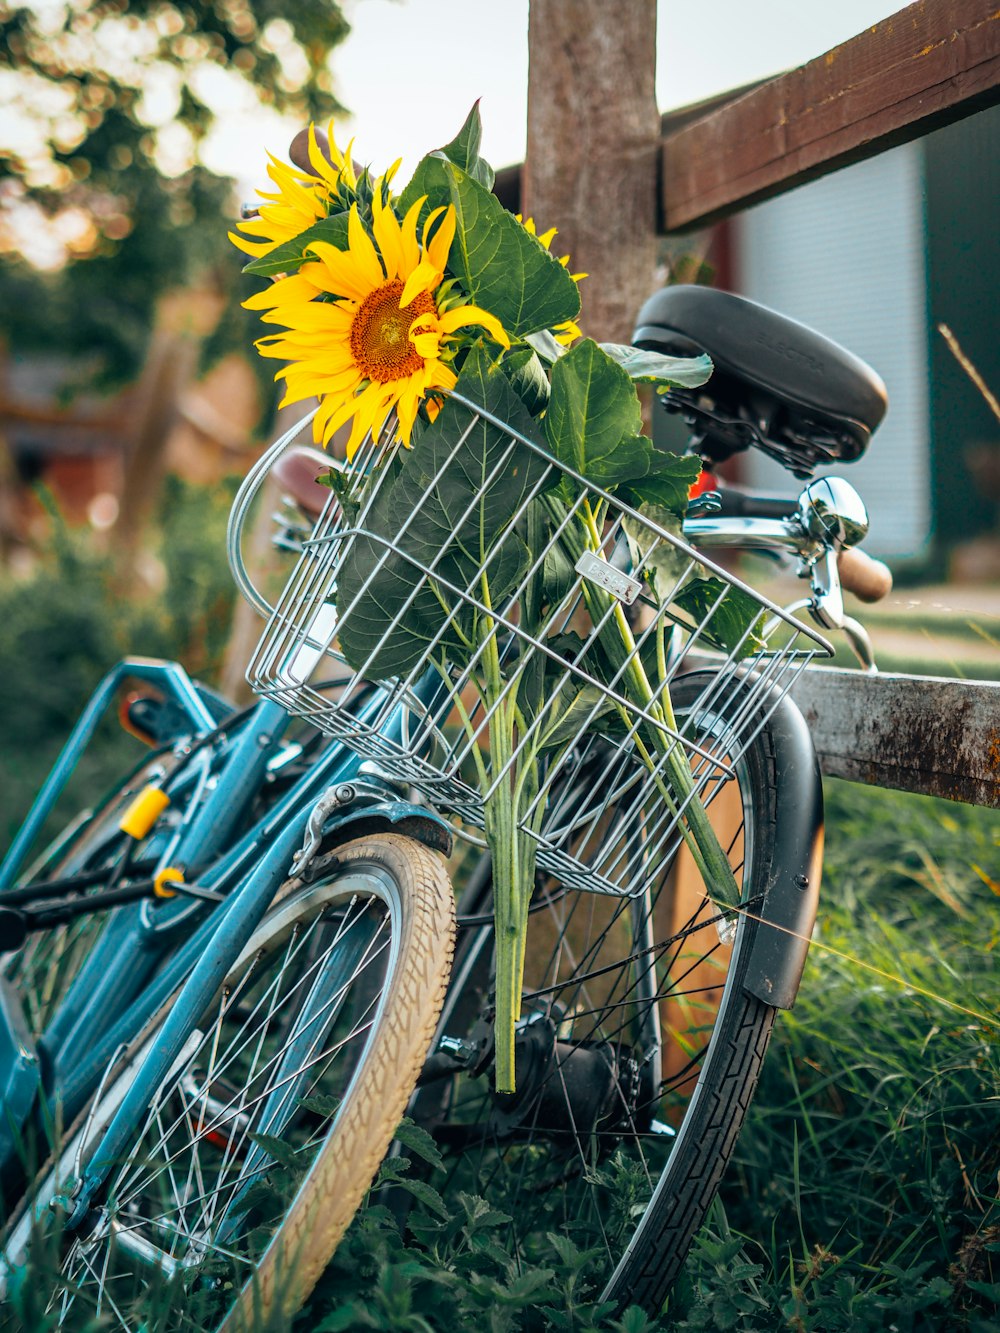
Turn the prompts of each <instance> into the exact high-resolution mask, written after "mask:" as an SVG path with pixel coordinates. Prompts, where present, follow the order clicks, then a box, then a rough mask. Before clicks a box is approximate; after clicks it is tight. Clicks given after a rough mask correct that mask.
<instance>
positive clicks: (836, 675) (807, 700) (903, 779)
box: [792, 667, 1000, 807]
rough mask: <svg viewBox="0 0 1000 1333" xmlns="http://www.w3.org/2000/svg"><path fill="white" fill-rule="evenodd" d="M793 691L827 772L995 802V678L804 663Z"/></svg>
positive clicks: (998, 797) (998, 796)
mask: <svg viewBox="0 0 1000 1333" xmlns="http://www.w3.org/2000/svg"><path fill="white" fill-rule="evenodd" d="M792 697H793V698H794V700H795V702H796V703H797V704H798V705H799V707H800V708H801V709H802V712H803V714H804V715H805V719H806V721H807V722H808V723H809V729H810V731H811V732H812V737H813V742H814V743H815V746H816V751H817V753H818V755H819V760H820V767H821V768H822V770H823V772H824V773H826V774H829V775H830V776H831V777H836V778H848V779H849V780H850V781H852V782H867V783H870V784H872V785H873V786H876V787H892V788H894V789H896V790H897V791H911V792H919V793H921V794H923V795H926V796H945V797H947V798H948V799H949V800H952V801H965V802H966V803H968V804H969V805H984V806H993V807H1000V682H998V681H985V680H946V679H943V678H940V677H937V676H907V675H896V674H888V673H886V674H881V673H879V674H878V675H868V674H867V673H865V672H862V671H845V670H843V669H841V668H837V667H810V668H809V669H808V670H806V671H804V672H803V673H802V675H801V676H799V678H798V680H797V681H796V683H795V686H794V688H793V690H792Z"/></svg>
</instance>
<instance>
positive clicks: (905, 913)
mask: <svg viewBox="0 0 1000 1333" xmlns="http://www.w3.org/2000/svg"><path fill="white" fill-rule="evenodd" d="M828 815H829V820H828V838H827V861H826V869H825V883H824V890H823V894H822V896H821V915H820V920H819V923H818V925H817V930H816V934H815V940H814V947H813V948H812V950H811V952H810V958H809V962H808V965H807V970H806V975H805V978H804V980H803V985H802V990H801V992H800V996H799V1000H798V1003H797V1004H796V1007H795V1009H794V1010H793V1011H792V1012H791V1013H790V1014H786V1015H783V1016H782V1017H781V1018H780V1020H779V1023H778V1026H777V1028H776V1030H775V1035H774V1039H773V1042H772V1047H771V1051H770V1055H769V1058H768V1061H767V1063H766V1064H765V1069H764V1074H763V1079H762V1083H761V1087H760V1091H759V1094H758V1096H757V1098H756V1100H755V1102H754V1105H753V1107H752V1109H751V1113H750V1117H749V1119H748V1122H747V1124H746V1127H745V1129H744V1131H743V1135H742V1138H741V1140H740V1143H739V1146H738V1148H737V1153H736V1157H735V1159H734V1162H733V1164H732V1167H731V1169H730V1172H729V1174H728V1176H727V1179H726V1181H725V1184H724V1186H723V1190H722V1193H721V1196H720V1199H719V1200H718V1202H717V1204H716V1205H715V1207H714V1209H713V1212H712V1215H711V1218H710V1221H709V1224H708V1225H707V1226H706V1228H705V1229H704V1230H703V1232H702V1235H701V1237H700V1239H699V1241H698V1243H697V1245H696V1248H695V1251H694V1253H693V1255H692V1257H691V1260H690V1261H689V1264H688V1267H687V1271H686V1274H685V1277H684V1279H683V1281H682V1283H681V1284H680V1287H679V1289H677V1290H675V1293H674V1294H673V1296H672V1298H671V1301H670V1303H669V1306H668V1308H667V1310H666V1311H664V1312H662V1313H661V1316H660V1317H659V1318H657V1319H650V1318H648V1317H647V1316H645V1315H643V1314H642V1313H641V1312H639V1311H638V1310H631V1311H627V1312H626V1313H625V1315H623V1316H622V1317H621V1318H620V1319H614V1318H612V1317H611V1315H610V1313H609V1312H608V1311H607V1310H604V1309H602V1308H600V1307H599V1306H597V1305H596V1304H595V1293H594V1291H593V1289H592V1287H591V1286H590V1285H589V1284H588V1281H587V1276H586V1273H587V1258H588V1256H587V1251H586V1242H585V1241H583V1240H581V1239H580V1238H578V1241H579V1243H578V1244H575V1243H573V1242H571V1241H569V1240H568V1239H566V1238H565V1237H561V1236H554V1237H553V1238H552V1245H551V1251H550V1253H548V1254H546V1255H544V1256H542V1257H541V1258H540V1259H539V1260H538V1261H537V1262H535V1263H534V1264H533V1266H531V1267H527V1268H525V1267H523V1266H519V1265H518V1264H517V1263H516V1262H515V1261H514V1260H513V1259H512V1257H511V1256H510V1255H509V1254H508V1253H507V1252H506V1251H505V1249H504V1248H503V1245H502V1239H503V1232H504V1219H503V1216H502V1214H499V1213H497V1212H495V1211H492V1210H490V1209H489V1208H488V1207H487V1206H486V1205H485V1204H484V1203H483V1202H482V1201H481V1200H477V1199H476V1198H475V1197H473V1196H471V1195H466V1196H464V1197H462V1198H460V1199H459V1201H458V1206H457V1208H455V1207H453V1208H452V1209H451V1210H449V1209H447V1208H446V1209H444V1210H443V1211H442V1209H441V1207H440V1206H439V1205H438V1203H437V1201H436V1199H435V1197H434V1196H433V1191H430V1190H429V1187H428V1186H426V1184H425V1183H424V1182H423V1180H422V1179H415V1181H414V1183H413V1185H412V1189H413V1191H414V1192H415V1193H417V1194H418V1196H419V1197H420V1198H421V1200H422V1205H421V1207H420V1208H419V1209H418V1210H417V1213H416V1214H411V1220H410V1226H409V1228H408V1229H407V1231H406V1233H405V1234H400V1231H399V1229H398V1227H397V1225H396V1223H395V1221H394V1220H393V1217H392V1215H391V1214H390V1213H389V1211H388V1209H387V1208H386V1207H384V1206H383V1204H382V1203H381V1202H380V1201H379V1200H378V1198H377V1196H373V1202H372V1206H371V1207H370V1208H369V1209H368V1211H367V1212H366V1213H365V1214H364V1215H363V1216H362V1217H360V1218H359V1219H358V1220H357V1221H356V1222H355V1225H354V1226H353V1228H352V1230H351V1232H350V1233H349V1235H348V1237H347V1239H346V1240H345V1242H344V1244H343V1245H342V1247H341V1249H340V1251H339V1252H338V1255H337V1257H336V1259H335V1260H334V1263H333V1265H332V1266H331V1268H330V1270H329V1271H328V1273H327V1274H326V1276H325V1277H324V1279H323V1280H322V1282H321V1284H320V1287H319V1288H318V1290H317V1292H316V1294H315V1296H314V1298H313V1300H312V1301H311V1302H310V1305H309V1307H308V1308H307V1310H306V1311H304V1312H303V1314H302V1315H301V1316H300V1317H299V1319H298V1320H297V1321H296V1324H295V1333H336V1330H343V1329H362V1328H373V1329H383V1330H400V1331H407V1333H434V1331H435V1330H447V1331H448V1333H460V1331H464V1330H469V1331H470V1333H471V1331H474V1333H506V1331H508V1330H510V1333H514V1331H515V1330H525V1331H527V1330H534V1329H570V1330H577V1331H578V1333H587V1331H588V1330H608V1331H609V1333H610V1331H614V1333H654V1331H658V1333H668V1331H669V1333H682V1331H685V1330H729V1329H732V1330H740V1331H741V1333H751V1330H761V1331H763V1330H772V1329H773V1330H778V1329H788V1330H793V1331H794V1333H833V1331H836V1330H851V1331H852V1333H853V1331H854V1330H858V1331H859V1333H868V1331H869V1330H870V1333H876V1330H878V1333H881V1331H882V1330H887V1329H896V1330H899V1331H900V1333H925V1331H926V1333H937V1331H938V1330H944V1331H946V1333H951V1330H955V1331H956V1333H959V1331H962V1333H987V1330H989V1331H990V1333H995V1331H996V1329H997V1327H998V1323H997V1317H996V1310H997V1307H998V1303H1000V1205H998V1198H997V1193H998V1172H1000V1134H998V1128H1000V1114H998V1112H1000V1041H998V1038H1000V1031H998V1025H997V1020H996V1011H997V999H998V983H997V975H998V971H997V955H998V952H1000V883H998V882H997V881H998V880H1000V813H998V812H992V811H985V810H975V809H971V808H969V807H964V806H958V805H953V804H950V803H947V802H941V801H931V800H928V799H925V798H919V797H911V796H905V795H900V794H895V793H886V792H879V791H874V790H872V789H868V788H862V787H858V786H854V785H851V784H846V783H836V782H831V783H829V784H828ZM403 1151H404V1155H405V1156H408V1157H411V1158H412V1157H414V1156H416V1157H421V1156H425V1155H427V1154H432V1153H433V1151H434V1148H433V1144H432V1143H430V1142H429V1141H425V1140H422V1139H421V1136H420V1132H419V1131H416V1132H413V1131H411V1132H409V1133H408V1134H407V1136H406V1139H405V1144H404V1150H403ZM387 1170H388V1172H389V1174H390V1175H391V1177H392V1178H393V1179H396V1178H397V1177H398V1176H399V1175H400V1173H402V1177H403V1180H404V1181H405V1180H406V1178H407V1172H406V1168H405V1165H403V1164H402V1163H401V1162H400V1161H399V1160H398V1159H397V1160H396V1161H394V1162H392V1163H391V1164H390V1165H389V1167H388V1168H387ZM50 1264H51V1255H50V1256H46V1255H45V1253H44V1252H40V1253H39V1255H38V1256H37V1270H36V1272H35V1273H34V1274H33V1275H32V1281H31V1282H30V1283H28V1284H26V1286H25V1295H24V1297H23V1300H24V1301H25V1302H26V1304H22V1305H21V1307H20V1310H18V1309H15V1308H12V1307H10V1306H8V1309H7V1310H6V1312H4V1315H0V1327H3V1328H5V1329H7V1328H9V1329H12V1330H13V1329H18V1330H27V1329H30V1330H31V1331H32V1333H35V1330H36V1329H37V1330H44V1329H46V1328H47V1327H48V1326H49V1325H48V1324H47V1323H46V1321H45V1317H44V1316H43V1315H42V1314H41V1313H40V1312H39V1307H38V1306H37V1304H35V1303H34V1302H35V1294H36V1293H37V1292H39V1291H41V1290H43V1289H44V1283H45V1277H46V1268H47V1266H49V1265H50ZM172 1323H173V1324H174V1326H177V1325H176V1323H175V1322H174V1321H173V1319H172V1317H171V1316H169V1315H168V1313H167V1310H166V1308H164V1309H162V1310H154V1309H151V1310H150V1312H149V1319H148V1321H147V1322H146V1324H145V1326H144V1327H145V1329H146V1330H148V1333H153V1330H154V1329H160V1328H165V1327H167V1326H170V1324H172ZM180 1326H186V1327H187V1328H189V1329H190V1328H191V1327H192V1325H191V1324H190V1323H189V1322H187V1323H185V1321H184V1320H183V1319H182V1320H181V1324H180ZM89 1327H90V1328H93V1329H95V1330H96V1328H97V1327H99V1325H94V1324H91V1325H90V1326H89ZM257 1333H263V1330H257Z"/></svg>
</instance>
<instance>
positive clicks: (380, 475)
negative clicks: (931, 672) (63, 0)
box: [233, 108, 760, 1091]
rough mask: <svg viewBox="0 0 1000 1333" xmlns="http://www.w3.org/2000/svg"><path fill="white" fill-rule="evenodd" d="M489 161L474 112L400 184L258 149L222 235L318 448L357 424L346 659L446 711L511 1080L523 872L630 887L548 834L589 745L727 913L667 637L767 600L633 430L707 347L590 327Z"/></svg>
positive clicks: (352, 446)
mask: <svg viewBox="0 0 1000 1333" xmlns="http://www.w3.org/2000/svg"><path fill="white" fill-rule="evenodd" d="M479 145H480V123H479V116H478V110H477V109H476V108H473V111H472V113H471V114H470V115H469V118H468V119H467V121H466V123H465V125H464V126H463V127H462V130H461V132H460V133H459V135H458V136H457V138H456V139H455V140H454V141H453V142H452V143H450V144H448V145H447V146H446V147H444V148H442V149H440V150H438V151H437V152H434V153H431V154H429V155H428V156H427V157H425V158H424V159H423V160H422V161H421V162H420V164H419V166H418V167H417V170H416V172H415V174H414V176H413V179H412V180H411V181H410V182H409V184H407V185H406V186H405V187H404V188H403V189H402V190H401V192H399V193H398V194H397V193H396V192H395V190H394V175H395V168H391V169H390V170H389V171H387V172H386V173H385V174H384V175H381V176H378V177H374V176H372V174H371V173H369V172H368V171H360V172H359V171H357V170H356V169H355V168H354V166H353V164H352V160H351V150H350V146H348V149H347V151H346V152H345V153H341V152H340V151H339V150H338V149H337V147H336V145H335V143H334V142H333V139H332V136H331V140H330V150H329V153H330V155H329V158H328V157H327V156H325V155H324V154H323V153H321V152H320V150H319V147H318V144H317V140H316V137H315V134H314V133H313V131H310V162H311V164H312V168H313V174H308V173H304V172H300V171H297V170H295V169H294V168H291V167H288V166H285V165H283V164H281V163H280V162H277V161H275V160H272V165H271V167H270V172H269V174H270V176H271V178H272V181H273V182H274V185H275V187H276V188H275V190H274V191H273V192H270V193H262V199H263V201H264V202H263V205H262V207H261V209H260V212H259V215H258V216H257V217H256V218H255V219H253V220H251V221H248V222H246V223H244V224H242V226H241V231H242V233H243V234H242V235H239V236H234V237H233V239H234V241H235V242H236V244H237V245H239V246H240V247H241V248H242V249H243V250H245V251H247V252H249V253H250V254H251V255H252V256H253V258H252V260H251V262H250V263H249V264H248V266H247V268H248V270H249V271H250V272H252V273H257V274H261V275H265V276H267V277H270V278H272V279H274V281H273V283H272V284H271V285H270V286H268V287H267V288H266V289H265V290H263V291H261V292H259V293H258V294H257V295H255V296H253V297H251V299H250V300H249V301H247V302H246V304H247V306H248V307H250V308H251V309H255V310H258V311H261V312H262V319H263V320H264V322H265V323H268V324H272V325H274V326H276V329H277V331H276V332H274V333H271V334H268V335H267V336H265V337H263V338H262V339H261V340H260V341H259V342H258V344H257V347H258V350H259V351H260V353H261V354H262V355H263V356H267V357H273V358H276V359H277V360H279V361H282V362H284V363H285V364H284V366H283V367H282V368H281V369H280V370H279V371H278V374H277V378H279V379H283V380H284V381H285V384H286V386H287V392H286V395H285V399H284V401H285V402H286V403H294V402H297V401H300V400H303V399H312V398H318V399H319V407H318V410H317V411H316V414H315V417H314V419H313V430H314V433H315V438H316V441H317V442H319V443H322V444H324V445H326V444H328V443H329V442H330V440H331V438H332V437H333V435H334V433H335V432H336V431H338V430H339V429H340V428H342V427H344V428H346V427H347V426H348V425H349V426H350V435H349V439H348V441H347V458H348V465H347V467H346V469H343V468H340V469H334V470H333V471H332V472H331V476H330V484H331V485H332V486H333V487H334V489H335V490H336V492H337V496H338V500H339V506H340V508H339V513H340V519H339V525H340V526H339V529H338V533H339V538H340V539H342V540H341V542H340V546H339V548H338V553H337V556H336V561H335V567H334V570H333V577H332V579H331V582H330V585H329V586H330V591H329V593H328V596H329V597H330V598H331V599H333V600H334V601H335V604H336V639H337V652H338V653H339V654H340V655H341V656H342V657H343V658H344V659H345V660H346V661H347V663H348V664H349V665H350V666H351V667H352V668H353V669H354V670H355V671H356V672H358V673H360V674H362V675H363V676H364V677H366V678H368V679H375V680H381V681H397V682H398V681H400V680H405V681H418V680H419V681H422V682H424V684H423V698H424V700H425V702H426V701H427V700H428V699H429V700H431V701H432V703H431V704H429V705H428V710H429V712H430V713H432V714H433V718H435V719H437V721H438V722H440V721H441V719H442V718H444V717H445V716H450V717H452V718H454V717H455V716H456V715H457V718H458V727H457V731H458V739H457V740H452V741H451V742H450V743H449V745H448V747H447V748H448V759H447V761H446V762H445V763H444V764H440V763H439V764H438V765H437V767H436V768H429V767H428V766H427V764H426V763H425V761H424V759H422V758H421V757H420V755H417V756H416V758H415V760H414V765H415V766H414V767H412V768H410V769H406V770H405V772H406V776H407V777H408V778H409V779H410V780H413V781H416V782H417V783H418V785H419V784H420V782H421V778H422V776H425V777H426V778H427V780H426V782H425V783H424V785H425V788H426V789H427V790H428V791H429V792H432V793H434V794H435V795H436V796H437V798H438V799H442V800H443V801H444V803H445V804H446V805H447V804H449V802H450V804H451V807H452V808H453V809H458V810H460V811H461V812H462V814H463V817H465V818H467V819H468V818H470V817H471V818H472V819H474V820H477V821H478V822H479V823H480V826H481V827H482V829H483V830H484V831H485V836H486V840H487V843H488V845H489V848H490V852H491V855H492V861H493V887H494V912H495V923H496V1084H497V1088H498V1090H499V1091H511V1090H513V1088H514V1027H515V1023H516V1021H517V1019H518V1016H519V1008H520V999H521V987H522V975H523V969H524V956H525V935H526V930H527V921H528V907H529V902H530V899H531V895H532V891H533V888H534V885H535V875H536V866H537V865H538V864H539V858H541V863H542V864H543V865H547V866H549V867H550V868H551V867H552V866H561V867H564V866H567V865H568V866H569V867H570V871H571V873H573V872H574V870H575V872H576V873H577V882H578V883H581V884H582V885H583V886H584V887H586V886H587V875H588V873H589V874H590V875H591V877H592V879H593V880H594V887H596V888H597V889H598V890H599V891H603V892H609V891H611V892H628V893H633V892H641V883H632V882H630V881H629V879H628V876H627V875H625V874H624V872H620V873H618V874H617V875H609V873H608V871H607V867H606V865H603V866H602V865H601V864H597V865H596V866H595V864H594V862H593V859H592V858H591V860H590V862H589V863H584V862H583V861H581V860H580V858H579V856H577V859H576V860H574V846H573V843H572V841H570V842H569V843H568V844H567V843H566V842H565V841H563V842H560V841H559V838H558V837H556V836H555V835H554V834H553V833H552V830H551V828H549V827H548V826H547V824H546V817H547V811H548V810H549V809H550V802H549V799H548V798H549V797H550V795H551V793H552V791H553V789H554V786H555V785H556V784H558V782H559V775H560V772H565V771H566V763H565V761H566V759H567V756H569V755H570V754H571V753H574V752H575V753H578V752H579V747H580V746H581V744H582V743H583V742H584V741H585V740H586V739H587V738H591V737H593V736H595V735H597V736H600V737H602V738H603V742H602V743H606V745H607V747H608V752H609V753H611V754H614V755H617V756H623V755H624V756H626V757H627V761H628V763H629V764H631V765H632V766H633V768H634V769H635V771H636V772H638V773H639V774H640V776H641V783H639V784H638V785H637V786H635V790H636V791H639V792H641V800H642V801H644V802H646V803H647V804H648V803H649V801H650V800H652V802H653V803H655V806H656V809H657V812H658V813H657V817H656V818H657V821H658V822H657V823H656V827H657V828H660V829H667V828H669V829H670V830H673V831H675V832H676V834H677V837H678V838H683V840H684V841H685V842H686V843H687V845H688V847H689V848H690V851H691V854H692V855H693V857H694V859H695V862H696V865H697V866H698V868H699V870H700V871H701V873H702V875H703V878H704V882H705V884H706V885H707V886H709V890H710V892H711V894H712V896H713V898H715V899H716V900H717V901H718V902H719V903H721V904H723V905H729V906H734V905H735V904H736V903H737V901H738V896H739V895H738V891H737V888H736V884H735V880H734V877H733V872H732V870H731V868H730V865H729V861H728V858H727V856H726V853H725V851H724V850H723V848H722V847H721V846H720V845H719V842H718V839H717V837H716V835H715V833H714V832H713V829H712V826H711V824H710V823H709V820H708V817H707V815H706V812H705V809H704V805H703V801H702V798H701V793H702V792H703V790H704V786H705V781H706V780H705V778H704V776H702V777H701V778H700V779H699V777H698V772H699V770H701V772H702V774H704V772H706V771H709V770H711V769H713V760H712V756H711V755H710V754H709V753H707V752H706V751H704V750H699V747H698V746H697V745H696V744H694V743H693V742H690V741H683V738H682V736H681V733H680V732H679V731H678V723H677V720H676V719H675V717H674V712H673V708H672V706H671V700H670V692H669V679H670V676H671V673H672V671H674V670H676V658H675V657H673V656H672V655H671V652H670V646H671V636H672V634H673V633H674V629H675V626H678V625H680V626H683V627H685V628H686V629H687V630H688V632H689V633H693V634H696V635H697V636H698V637H699V638H700V639H701V640H703V641H707V642H708V643H709V644H710V645H711V646H714V647H716V648H721V649H723V650H724V651H725V652H726V653H728V654H729V655H730V657H736V658H739V657H745V656H747V655H749V654H750V653H751V652H754V651H756V650H757V649H758V648H759V647H760V640H759V637H758V633H759V621H760V607H759V605H758V604H757V603H755V602H754V601H753V600H752V599H751V598H749V597H748V596H746V595H745V594H742V593H741V592H740V590H739V589H738V588H735V587H732V586H729V585H728V584H726V583H724V582H722V581H720V580H719V579H718V578H716V577H714V576H711V575H710V574H709V571H707V570H706V569H705V568H704V567H702V566H701V565H700V564H699V563H698V560H697V557H695V556H694V555H693V553H692V552H690V550H689V549H688V548H686V547H685V546H684V545H683V543H682V542H680V540H679V536H680V525H681V519H682V517H683V515H684V513H685V509H686V506H687V503H688V493H689V487H690V486H691V484H692V483H693V482H694V481H695V479H696V477H697V475H698V472H699V463H698V460H697V459H694V458H690V457H678V456H676V455H672V454H668V453H663V452H661V451H659V450H657V449H654V447H653V445H652V443H651V441H650V440H649V439H647V438H646V437H645V436H644V435H643V434H642V422H641V413H640V403H639V399H638V396H637V393H636V384H637V383H638V382H643V383H649V384H653V385H655V386H656V387H657V389H659V390H661V391H665V390H666V389H667V388H668V387H670V386H674V385H683V386H686V387H692V386H696V385H698V384H701V383H703V382H704V381H705V380H706V379H707V378H708V375H709V374H710V372H711V363H710V362H709V360H708V358H707V357H704V356H702V357H695V358H691V359H676V358H668V357H664V356H660V355H657V354H654V353H649V352H642V351H638V350H636V349H634V348H630V347H623V346H618V345H609V344H598V343H596V342H594V341H592V340H590V339H586V338H581V337H580V332H579V329H578V328H577V326H576V323H575V320H576V318H577V316H578V315H579V311H580V298H579V293H578V277H579V275H576V276H574V275H573V274H571V273H570V272H569V270H568V268H567V265H566V261H565V260H559V259H557V258H555V257H554V256H553V255H552V254H551V253H550V245H551V241H552V237H553V235H554V234H555V233H554V232H548V233H545V234H542V235H539V234H538V233H537V232H536V230H535V227H534V226H533V224H532V222H531V221H530V220H529V221H521V220H520V219H519V218H517V217H514V216H512V215H511V214H510V213H508V212H507V211H506V210H505V209H504V208H503V207H502V206H501V204H500V203H499V201H498V200H497V199H496V197H495V196H494V195H493V194H492V193H491V186H492V183H493V172H492V170H491V169H490V167H489V166H488V164H487V163H486V162H485V161H484V160H483V159H482V158H481V157H480V155H479ZM428 679H430V680H431V681H432V682H434V686H433V688H432V689H431V690H430V692H429V693H428V688H427V685H426V682H427V680H428ZM433 730H434V733H435V735H437V736H439V737H440V736H441V734H442V730H443V727H442V726H438V725H437V724H436V723H435V725H434V726H433ZM692 763H694V771H693V770H692ZM470 770H471V773H472V775H473V776H472V779H471V784H470V780H469V777H468V774H469V772H470ZM714 771H715V772H716V773H717V772H718V767H717V764H715V765H714ZM470 811H471V814H470ZM668 842H669V839H667V837H666V836H662V837H660V838H659V841H658V844H657V845H658V846H660V847H661V848H663V849H666V847H667V845H668ZM674 849H676V843H675V844H674ZM577 851H578V848H577ZM664 854H665V853H664ZM546 858H548V859H546ZM560 858H561V859H560ZM626 859H627V858H626ZM633 874H634V872H633Z"/></svg>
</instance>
